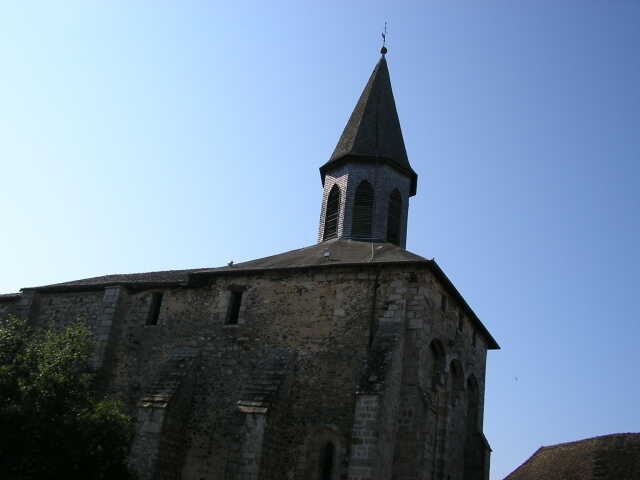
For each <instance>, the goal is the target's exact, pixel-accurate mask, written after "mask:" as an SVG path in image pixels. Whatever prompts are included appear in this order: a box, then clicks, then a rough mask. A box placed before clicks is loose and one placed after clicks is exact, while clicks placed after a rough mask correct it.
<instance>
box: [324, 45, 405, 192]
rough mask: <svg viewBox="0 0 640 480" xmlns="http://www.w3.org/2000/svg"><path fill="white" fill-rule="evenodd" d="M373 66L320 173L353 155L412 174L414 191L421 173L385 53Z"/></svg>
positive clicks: (357, 158)
mask: <svg viewBox="0 0 640 480" xmlns="http://www.w3.org/2000/svg"><path fill="white" fill-rule="evenodd" d="M380 53H381V54H382V56H381V57H380V60H379V61H378V63H377V65H376V66H375V68H374V69H373V73H372V74H371V77H369V81H368V82H367V85H366V86H365V87H364V90H363V92H362V95H360V99H359V100H358V103H357V104H356V108H355V109H354V110H353V113H352V114H351V117H350V118H349V121H348V122H347V125H346V127H345V128H344V131H343V132H342V136H341V137H340V140H339V141H338V145H336V148H335V150H334V151H333V154H332V155H331V158H330V159H329V161H328V162H327V163H325V164H324V165H323V166H322V167H320V174H321V175H322V176H323V178H324V172H325V171H326V170H327V169H328V168H329V167H333V166H338V164H341V163H343V162H344V161H346V160H347V158H350V159H352V160H360V161H367V160H368V161H374V162H379V161H384V162H387V163H389V164H391V165H392V166H394V167H395V168H397V169H398V170H401V171H402V172H404V173H406V174H407V175H409V176H410V177H411V195H414V194H415V191H416V184H417V178H418V176H417V175H416V173H415V172H414V171H413V169H412V168H411V165H410V164H409V159H408V158H407V151H406V149H405V146H404V140H403V138H402V130H401V129H400V120H399V119H398V112H397V111H396V103H395V100H394V99H393V91H392V90H391V79H390V77H389V69H388V67H387V60H386V58H385V53H387V49H386V48H385V47H383V48H382V50H381V52H380Z"/></svg>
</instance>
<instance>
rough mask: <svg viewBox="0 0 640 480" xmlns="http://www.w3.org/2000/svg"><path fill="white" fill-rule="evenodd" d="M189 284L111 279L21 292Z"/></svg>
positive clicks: (81, 290) (182, 284)
mask: <svg viewBox="0 0 640 480" xmlns="http://www.w3.org/2000/svg"><path fill="white" fill-rule="evenodd" d="M185 286H188V282H187V281H171V282H139V281H138V282H136V281H127V280H120V281H110V282H103V283H92V284H72V285H46V286H43V287H28V288H23V289H21V290H20V291H21V292H42V293H64V292H91V291H96V290H103V289H105V288H108V287H127V288H130V289H132V290H144V289H149V288H160V287H185Z"/></svg>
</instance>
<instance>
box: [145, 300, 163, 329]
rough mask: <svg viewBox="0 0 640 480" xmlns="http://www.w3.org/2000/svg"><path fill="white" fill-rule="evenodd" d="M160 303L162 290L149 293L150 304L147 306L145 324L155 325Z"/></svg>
mask: <svg viewBox="0 0 640 480" xmlns="http://www.w3.org/2000/svg"><path fill="white" fill-rule="evenodd" d="M161 305H162V292H153V293H152V294H151V305H150V306H149V314H148V315H147V323H146V324H147V325H157V324H158V317H159V316H160V306H161Z"/></svg>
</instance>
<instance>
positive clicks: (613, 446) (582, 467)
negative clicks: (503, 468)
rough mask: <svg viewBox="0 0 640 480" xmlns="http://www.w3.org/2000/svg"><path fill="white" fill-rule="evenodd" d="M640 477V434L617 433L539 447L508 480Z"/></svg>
mask: <svg viewBox="0 0 640 480" xmlns="http://www.w3.org/2000/svg"><path fill="white" fill-rule="evenodd" d="M636 478H640V433H616V434H612V435H604V436H601V437H593V438H587V439H585V440H579V441H576V442H569V443H560V444H558V445H551V446H547V447H540V448H539V449H538V450H537V451H536V452H535V453H534V454H533V455H532V456H531V458H529V459H528V460H527V461H526V462H524V463H523V464H522V465H520V466H519V467H518V468H517V469H516V470H514V471H513V472H512V473H511V474H510V475H508V476H507V477H506V478H505V480H541V479H543V480H626V479H636Z"/></svg>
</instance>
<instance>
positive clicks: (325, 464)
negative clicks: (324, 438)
mask: <svg viewBox="0 0 640 480" xmlns="http://www.w3.org/2000/svg"><path fill="white" fill-rule="evenodd" d="M335 451H336V449H335V447H334V446H333V443H332V442H327V443H326V444H325V446H324V448H323V449H322V453H321V454H320V480H331V479H332V478H333V463H334V457H335Z"/></svg>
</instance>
